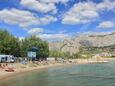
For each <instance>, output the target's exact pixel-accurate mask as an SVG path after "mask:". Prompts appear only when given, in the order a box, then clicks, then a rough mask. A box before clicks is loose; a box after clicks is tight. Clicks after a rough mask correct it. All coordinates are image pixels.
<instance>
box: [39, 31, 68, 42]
mask: <svg viewBox="0 0 115 86" xmlns="http://www.w3.org/2000/svg"><path fill="white" fill-rule="evenodd" d="M37 36H38V37H40V38H42V39H45V40H62V39H65V38H68V37H69V35H68V34H60V33H59V34H58V33H57V34H39V35H37Z"/></svg>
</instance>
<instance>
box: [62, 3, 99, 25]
mask: <svg viewBox="0 0 115 86" xmlns="http://www.w3.org/2000/svg"><path fill="white" fill-rule="evenodd" d="M95 5H96V4H94V3H92V2H85V3H81V2H80V3H77V4H75V5H74V6H73V7H72V8H71V9H70V10H69V11H68V12H67V13H65V15H64V18H63V20H62V23H64V24H79V23H87V22H90V21H93V20H94V19H95V18H97V17H98V16H99V14H98V12H97V11H96V7H95Z"/></svg>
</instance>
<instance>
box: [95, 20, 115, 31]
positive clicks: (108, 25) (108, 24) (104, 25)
mask: <svg viewBox="0 0 115 86" xmlns="http://www.w3.org/2000/svg"><path fill="white" fill-rule="evenodd" d="M113 27H115V22H112V21H104V22H101V23H100V24H99V25H98V26H97V28H102V29H108V28H113Z"/></svg>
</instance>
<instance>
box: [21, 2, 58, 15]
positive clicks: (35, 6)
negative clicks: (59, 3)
mask: <svg viewBox="0 0 115 86" xmlns="http://www.w3.org/2000/svg"><path fill="white" fill-rule="evenodd" d="M21 4H22V5H23V6H25V7H27V8H28V9H32V10H35V11H38V12H41V13H47V12H51V11H53V12H54V11H56V10H57V9H56V6H55V4H53V3H41V2H40V1H37V0H21Z"/></svg>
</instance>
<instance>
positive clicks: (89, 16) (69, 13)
mask: <svg viewBox="0 0 115 86" xmlns="http://www.w3.org/2000/svg"><path fill="white" fill-rule="evenodd" d="M0 29H6V30H8V31H9V32H10V33H11V34H13V35H14V36H16V37H19V38H20V39H21V38H24V37H27V36H30V35H36V36H37V37H40V38H42V39H45V40H62V39H65V38H70V37H73V36H76V35H79V34H84V33H87V34H91V33H108V32H113V31H115V0H0Z"/></svg>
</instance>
